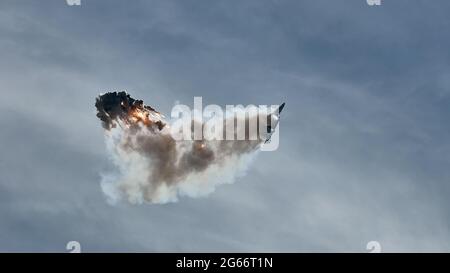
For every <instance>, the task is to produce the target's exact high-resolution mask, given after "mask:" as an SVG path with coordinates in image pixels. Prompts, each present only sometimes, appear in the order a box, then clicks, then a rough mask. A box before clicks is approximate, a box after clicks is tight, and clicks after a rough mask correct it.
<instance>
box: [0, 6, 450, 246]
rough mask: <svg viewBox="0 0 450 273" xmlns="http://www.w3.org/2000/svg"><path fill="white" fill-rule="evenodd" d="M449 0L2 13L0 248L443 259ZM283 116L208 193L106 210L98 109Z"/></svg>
mask: <svg viewBox="0 0 450 273" xmlns="http://www.w3.org/2000/svg"><path fill="white" fill-rule="evenodd" d="M449 11H450V2H448V1H445V0H436V1H425V0H409V1H407V0H395V1H394V0H391V1H389V0H385V1H383V4H382V5H381V6H379V7H370V6H368V5H367V4H366V2H365V1H364V0H346V1H331V0H299V1H282V0H278V1H276V0H245V1H237V0H231V1H230V0H228V1H225V0H214V1H211V0H210V1H206V0H196V1H194V0H183V1H182V0H178V1H172V0H165V1H143V0H136V1H119V0H108V1H106V0H84V1H83V0H82V5H81V6H79V7H70V6H67V5H66V3H65V1H64V0H48V1H31V0H3V1H1V2H0V56H1V62H0V84H1V88H0V92H1V97H2V99H1V100H0V128H1V131H0V143H1V144H0V218H1V221H0V251H65V245H66V243H67V242H68V241H72V240H77V241H79V242H80V243H81V245H82V249H83V251H113V252H114V251H302V252H303V251H320V252H322V251H324V252H327V251H362V252H365V251H366V250H365V246H366V243H367V242H368V241H372V240H376V241H379V242H380V243H381V245H382V248H383V250H384V251H450V218H449V216H448V215H449V213H448V210H449V209H450V202H449V201H448V196H449V194H450V185H449V182H450V171H449V168H448V166H449V163H450V157H449V156H448V154H449V152H450V143H449V139H450V138H449V137H450V124H449V122H448V117H449V116H450V107H448V105H449V103H450V69H449V62H450V53H449V50H448V48H450V38H449V35H448V34H449V33H448V29H450V19H448V12H449ZM113 90H127V91H128V92H130V93H131V94H132V95H133V96H134V97H136V98H141V99H143V100H144V101H145V102H146V103H148V104H150V105H152V106H154V107H155V108H157V109H158V110H160V111H161V112H163V113H169V112H170V110H171V108H172V106H173V104H174V103H175V102H176V101H179V102H181V103H185V104H188V105H192V104H193V97H194V96H202V97H203V100H204V103H205V104H209V103H214V104H219V105H226V104H244V105H247V104H268V105H270V104H279V103H281V102H283V101H286V102H287V106H286V108H285V111H284V112H283V114H284V115H283V119H282V122H281V124H280V148H279V149H278V150H277V151H276V152H267V153H261V154H260V155H259V156H258V158H257V159H256V160H255V162H254V163H253V164H252V166H251V167H250V169H249V170H248V172H247V174H246V176H244V177H242V178H239V179H238V180H237V181H236V182H235V183H234V184H230V185H223V186H220V187H219V188H218V189H217V190H216V191H215V192H214V193H212V194H211V195H209V196H207V197H204V198H199V199H191V198H182V199H181V200H180V202H178V203H172V204H166V205H140V206H134V205H129V204H125V203H121V204H117V205H114V206H112V205H109V204H108V202H107V200H106V197H105V196H104V194H103V193H102V191H101V188H100V179H101V177H100V174H101V173H103V172H108V170H111V168H113V167H114V166H113V165H112V164H111V162H110V161H109V160H108V155H107V153H106V149H105V145H104V138H103V131H102V128H101V125H100V123H99V121H98V120H97V119H96V117H95V108H94V99H95V97H96V96H97V95H98V94H99V93H101V92H106V91H113Z"/></svg>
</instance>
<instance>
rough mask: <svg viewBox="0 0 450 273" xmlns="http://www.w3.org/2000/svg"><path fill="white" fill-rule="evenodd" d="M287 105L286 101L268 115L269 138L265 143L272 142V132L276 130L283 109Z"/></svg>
mask: <svg viewBox="0 0 450 273" xmlns="http://www.w3.org/2000/svg"><path fill="white" fill-rule="evenodd" d="M285 105H286V103H285V102H283V104H281V105H280V107H278V109H277V110H275V111H274V112H273V113H272V114H270V115H268V116H267V134H268V138H267V139H266V141H265V142H264V143H267V142H270V138H271V137H272V134H273V133H274V132H275V129H276V128H277V125H278V122H279V120H280V114H281V111H283V108H284V106H285Z"/></svg>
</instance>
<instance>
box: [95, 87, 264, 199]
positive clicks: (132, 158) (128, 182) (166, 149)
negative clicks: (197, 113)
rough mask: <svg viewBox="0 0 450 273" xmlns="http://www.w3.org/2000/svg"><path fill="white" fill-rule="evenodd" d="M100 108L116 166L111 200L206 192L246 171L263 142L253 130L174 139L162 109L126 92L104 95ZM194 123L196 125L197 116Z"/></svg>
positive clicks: (108, 178)
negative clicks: (225, 136)
mask: <svg viewBox="0 0 450 273" xmlns="http://www.w3.org/2000/svg"><path fill="white" fill-rule="evenodd" d="M95 107H96V108H97V117H98V118H99V119H100V120H101V121H102V125H103V128H104V129H105V139H106V144H107V150H108V152H109V154H110V157H111V160H112V161H113V163H114V165H115V166H116V167H117V171H116V172H114V173H110V174H107V175H104V176H103V180H102V189H103V191H104V192H105V194H106V195H107V196H108V197H109V199H110V200H111V201H117V200H123V199H125V200H127V201H129V202H131V203H167V202H174V201H177V200H178V197H179V196H183V195H186V196H190V197H197V196H202V195H206V194H208V193H211V192H212V191H214V189H215V187H216V186H217V185H219V184H224V183H232V182H233V180H234V178H235V177H236V176H239V175H242V174H243V172H245V169H246V167H247V166H248V163H249V162H250V161H251V159H252V158H253V156H254V155H255V151H257V148H258V147H259V145H260V144H261V143H262V140H261V139H259V138H258V139H256V140H250V139H251V138H250V137H249V135H248V134H249V133H248V131H246V139H244V140H211V141H206V140H175V138H174V136H173V133H172V132H171V130H170V126H171V124H170V123H169V122H168V121H166V120H164V116H163V115H162V114H160V113H159V112H157V111H156V110H155V109H153V108H152V107H150V106H147V105H145V104H144V102H143V101H141V100H135V99H133V98H131V97H130V95H129V94H127V93H126V92H112V93H106V94H103V95H100V96H99V97H97V99H96V103H95ZM251 118H253V117H249V116H246V117H245V119H246V121H245V122H247V123H248V122H249V119H251ZM255 118H256V117H255ZM190 122H191V124H190V126H191V128H194V126H195V123H196V122H197V121H195V120H193V119H192V120H190ZM200 126H203V124H200ZM192 134H193V133H192Z"/></svg>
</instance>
